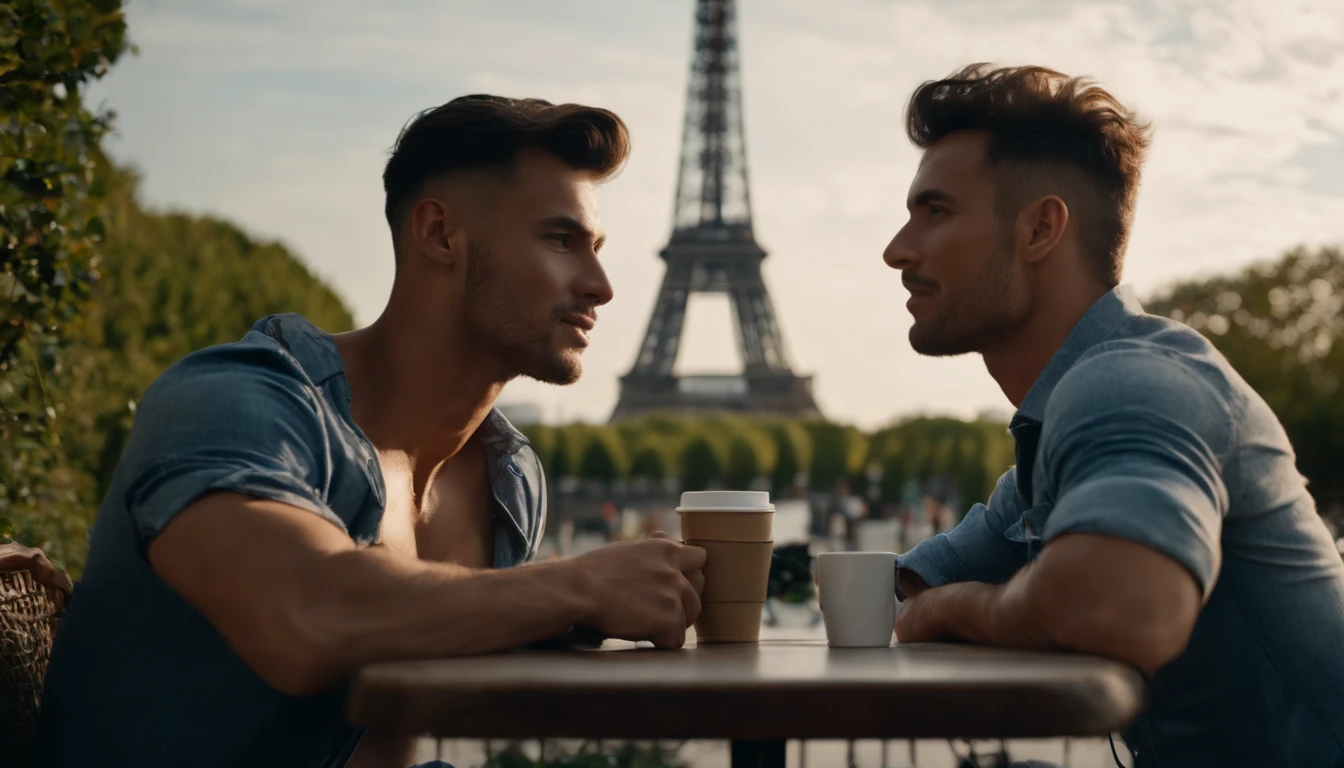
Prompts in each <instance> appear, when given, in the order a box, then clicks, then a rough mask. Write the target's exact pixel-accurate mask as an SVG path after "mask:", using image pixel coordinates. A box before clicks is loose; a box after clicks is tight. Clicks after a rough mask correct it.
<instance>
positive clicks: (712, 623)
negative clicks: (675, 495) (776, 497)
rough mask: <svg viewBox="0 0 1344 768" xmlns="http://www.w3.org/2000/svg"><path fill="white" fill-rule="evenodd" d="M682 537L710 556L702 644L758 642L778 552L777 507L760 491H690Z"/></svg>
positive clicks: (700, 622)
mask: <svg viewBox="0 0 1344 768" xmlns="http://www.w3.org/2000/svg"><path fill="white" fill-rule="evenodd" d="M677 514H678V515H679V516H680V517H681V538H682V540H683V541H685V542H686V543H687V544H690V545H692V546H697V547H701V548H703V549H704V550H705V552H706V558H705V568H704V576H705V588H704V591H703V592H702V593H701V595H700V605H701V610H700V618H698V619H697V620H696V622H695V631H696V636H697V640H698V642H702V643H734V642H737V643H740V642H756V641H757V640H758V639H759V638H760V632H761V613H762V611H763V610H764V607H765V595H766V588H767V584H768V582H769V580H770V558H771V556H772V555H773V554H774V540H773V535H774V518H775V507H774V505H773V504H771V503H770V494H768V493H765V492H761V491H689V492H687V493H683V494H682V495H681V506H679V507H677Z"/></svg>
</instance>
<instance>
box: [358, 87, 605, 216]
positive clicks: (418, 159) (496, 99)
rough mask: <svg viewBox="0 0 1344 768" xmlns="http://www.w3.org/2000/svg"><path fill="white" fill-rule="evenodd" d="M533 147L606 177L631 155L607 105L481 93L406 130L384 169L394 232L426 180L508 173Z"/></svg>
mask: <svg viewBox="0 0 1344 768" xmlns="http://www.w3.org/2000/svg"><path fill="white" fill-rule="evenodd" d="M529 147H531V148H537V149H542V150H545V151H547V152H550V153H551V154H553V155H555V156H556V157H558V158H560V159H561V160H562V161H564V162H565V163H566V164H568V165H569V166H570V167H572V168H575V169H578V170H584V171H591V172H592V173H594V174H595V175H596V176H597V177H598V178H599V179H601V180H605V179H607V178H610V177H611V176H612V175H613V174H615V173H616V171H617V170H619V169H620V167H621V166H622V165H623V164H624V163H625V160H626V158H627V157H629V155H630V132H629V131H628V130H627V128H626V126H625V123H624V122H623V121H622V120H621V118H619V117H617V116H616V115H615V114H614V113H613V112H611V111H609V110H605V109H601V108H599V107H587V106H583V105H581V104H552V103H550V102H549V101H544V100H542V99H510V98H505V97H502V96H489V95H484V94H476V95H471V96H460V97H458V98H456V99H453V100H452V101H450V102H448V103H447V104H444V105H442V106H439V107H434V108H433V109H428V110H425V111H424V112H421V113H420V114H418V115H416V116H415V117H414V118H413V119H412V120H411V121H410V122H409V123H407V125H406V127H405V128H403V129H402V131H401V135H400V136H398V137H397V143H396V145H395V146H394V147H393V148H392V156H391V157H390V158H389V159H388V161H387V167H386V168H385V169H384V170H383V190H384V192H385V193H386V194H387V202H386V204H385V206H384V213H385V214H386V215H387V223H388V225H389V226H391V227H392V231H393V234H394V237H395V233H396V232H397V230H398V229H399V227H400V224H401V223H402V222H403V221H404V220H405V218H406V216H408V215H409V214H410V210H411V208H412V207H413V206H414V205H415V203H416V201H417V200H418V199H419V196H420V194H421V192H422V190H423V188H424V185H425V183H426V182H427V181H429V180H431V179H434V178H437V177H440V176H443V175H446V174H450V173H453V172H457V171H467V170H493V171H498V172H500V173H501V174H502V175H504V176H507V175H509V174H511V173H512V172H513V170H514V162H515V159H516V157H517V155H518V152H519V151H520V150H522V149H525V148H529Z"/></svg>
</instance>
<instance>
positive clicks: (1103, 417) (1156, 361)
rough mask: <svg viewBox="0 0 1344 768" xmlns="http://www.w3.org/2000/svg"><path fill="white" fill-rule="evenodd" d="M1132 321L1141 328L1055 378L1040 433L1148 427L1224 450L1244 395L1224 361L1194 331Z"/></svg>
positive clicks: (1080, 433)
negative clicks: (1044, 424) (1182, 435)
mask: <svg viewBox="0 0 1344 768" xmlns="http://www.w3.org/2000/svg"><path fill="white" fill-rule="evenodd" d="M1130 323H1131V324H1133V325H1139V326H1141V327H1139V328H1129V329H1127V330H1128V331H1129V333H1126V334H1124V335H1117V336H1115V337H1112V338H1111V339H1109V340H1107V341H1105V342H1102V343H1100V344H1097V345H1096V346H1094V347H1093V348H1091V349H1089V350H1088V351H1087V352H1086V353H1084V354H1083V355H1082V356H1081V357H1079V359H1078V361H1077V362H1076V363H1075V364H1074V365H1073V367H1071V368H1070V369H1069V371H1068V372H1067V373H1066V374H1064V376H1063V377H1061V379H1060V381H1059V384H1058V385H1057V386H1056V388H1055V390H1054V391H1053V392H1052V393H1051V396H1050V400H1049V402H1048V403H1047V405H1046V409H1045V411H1046V413H1045V423H1046V432H1047V433H1052V434H1053V435H1054V436H1055V437H1056V438H1063V437H1064V436H1067V435H1077V436H1080V437H1081V436H1084V435H1087V436H1089V439H1093V438H1097V437H1098V436H1099V435H1098V431H1108V430H1112V429H1121V430H1126V429H1133V428H1137V427H1138V425H1140V424H1146V425H1148V426H1150V427H1152V428H1154V429H1157V430H1158V432H1161V433H1162V434H1167V433H1168V432H1170V433H1171V434H1170V435H1168V438H1169V439H1176V437H1177V433H1181V434H1189V435H1194V436H1198V437H1199V439H1201V440H1203V441H1204V442H1205V443H1207V444H1209V445H1210V446H1216V448H1215V450H1216V451H1217V452H1219V453H1223V452H1225V451H1227V450H1229V449H1230V448H1231V447H1232V444H1233V442H1234V441H1235V439H1236V438H1235V435H1236V428H1235V424H1236V422H1237V421H1238V419H1239V414H1241V413H1243V412H1244V409H1245V404H1246V397H1245V394H1244V392H1243V391H1242V390H1241V387H1242V386H1244V384H1242V383H1241V382H1240V378H1239V377H1237V376H1236V373H1235V372H1234V371H1233V370H1232V369H1231V367H1230V366H1229V365H1228V364H1227V361H1226V360H1225V359H1223V357H1222V355H1221V354H1219V353H1218V351H1217V350H1216V349H1214V348H1213V347H1212V345H1210V344H1209V343H1208V342H1207V340H1204V339H1203V337H1201V336H1199V334H1198V333H1196V332H1195V331H1193V330H1190V329H1187V328H1184V327H1176V325H1177V324H1173V323H1171V322H1170V321H1165V320H1164V319H1162V318H1151V320H1150V319H1149V317H1147V316H1143V317H1138V318H1135V319H1134V320H1132V321H1130ZM1142 326H1147V327H1142ZM1136 331H1137V332H1136ZM1168 438H1164V439H1168Z"/></svg>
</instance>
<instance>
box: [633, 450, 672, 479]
mask: <svg viewBox="0 0 1344 768" xmlns="http://www.w3.org/2000/svg"><path fill="white" fill-rule="evenodd" d="M667 475H668V466H667V459H666V458H665V457H664V454H663V451H661V450H659V449H658V448H655V447H654V446H652V445H645V446H644V447H642V448H640V449H638V450H637V451H635V455H634V456H633V457H632V458H631V459H630V476H631V477H642V478H646V479H649V480H662V479H663V478H665V477H667Z"/></svg>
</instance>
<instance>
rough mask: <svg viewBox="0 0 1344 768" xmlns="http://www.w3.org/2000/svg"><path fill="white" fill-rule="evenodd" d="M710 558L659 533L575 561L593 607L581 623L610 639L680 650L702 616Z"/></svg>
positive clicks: (593, 552) (598, 551) (699, 550)
mask: <svg viewBox="0 0 1344 768" xmlns="http://www.w3.org/2000/svg"><path fill="white" fill-rule="evenodd" d="M705 557H706V553H705V550H703V549H700V548H699V547H692V546H687V545H684V544H681V543H679V542H676V541H673V540H672V539H670V538H668V537H667V535H666V534H661V533H655V534H653V535H652V536H651V537H649V538H647V539H644V540H642V541H629V542H622V543H619V544H611V545H609V546H605V547H602V548H600V549H595V550H593V551H592V552H588V553H585V554H583V555H580V556H578V557H576V558H574V560H573V563H574V566H575V567H576V568H578V569H580V571H581V572H582V573H583V574H584V576H585V578H584V579H583V583H585V584H586V585H587V586H588V590H589V592H590V594H589V595H588V597H589V599H590V600H591V603H590V605H591V608H592V610H591V612H590V613H589V614H588V615H587V616H585V617H583V619H582V621H580V625H581V626H584V627H587V628H589V629H592V630H595V631H597V632H600V633H601V634H602V635H604V636H607V637H619V638H622V639H626V640H651V641H652V642H653V644H654V645H655V646H657V647H659V648H680V647H681V646H682V645H683V644H684V643H685V642H686V628H687V627H689V626H691V624H693V623H694V622H695V620H696V618H697V617H699V615H700V592H701V590H702V589H704V586H705V577H704V574H703V573H702V571H701V569H702V568H704V567H705Z"/></svg>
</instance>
